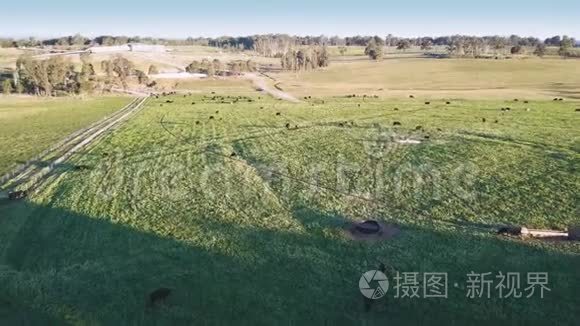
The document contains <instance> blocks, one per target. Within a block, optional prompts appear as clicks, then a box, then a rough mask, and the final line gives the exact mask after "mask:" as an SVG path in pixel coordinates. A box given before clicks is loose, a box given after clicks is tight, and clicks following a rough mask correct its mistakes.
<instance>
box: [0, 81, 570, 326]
mask: <svg viewBox="0 0 580 326" xmlns="http://www.w3.org/2000/svg"><path fill="white" fill-rule="evenodd" d="M351 93H352V92H351ZM224 95H228V94H227V93H225V94H224ZM212 96H214V95H211V94H209V93H208V96H207V97H205V96H203V95H193V96H186V97H183V96H181V95H180V96H175V97H171V98H168V97H161V98H159V99H152V100H151V101H150V102H149V104H148V106H147V108H146V109H145V110H144V111H142V112H141V113H139V115H137V116H136V117H134V118H133V119H132V120H131V121H129V122H128V123H127V124H126V125H125V126H124V127H123V128H121V129H119V130H117V131H115V132H114V133H112V134H111V135H109V136H108V137H107V138H105V139H104V140H102V141H101V142H100V143H98V144H97V145H96V146H94V147H93V148H91V149H89V150H87V151H86V152H83V153H79V154H78V155H77V156H75V157H74V159H73V162H74V163H78V164H85V165H87V166H89V167H90V170H88V171H64V170H63V171H61V172H62V173H61V174H60V175H59V176H56V177H55V178H54V179H53V180H51V183H50V184H49V185H47V186H46V187H45V189H44V190H42V191H41V192H40V193H39V194H37V195H36V196H34V197H32V198H29V199H27V200H26V201H22V202H10V203H7V202H4V203H1V204H0V216H2V218H0V240H1V241H0V305H1V306H0V307H3V308H4V311H8V310H10V311H12V313H11V314H9V315H8V316H7V317H6V319H8V320H16V319H17V318H18V317H19V316H21V314H19V313H18V312H19V311H21V312H26V313H30V314H36V315H35V316H40V317H37V318H42V316H47V317H50V318H53V319H55V320H58V321H60V322H62V323H64V322H67V323H70V324H76V325H86V324H100V325H132V324H143V325H159V324H167V325H169V324H171V325H176V324H179V325H186V324H187V325H191V324H203V325H223V324H233V323H236V324H248V325H279V324H284V325H286V324H290V325H302V324H309V325H321V324H347V325H353V324H366V325H385V324H386V323H392V324H407V325H408V324H425V323H428V324H437V325H450V324H457V325H465V324H469V325H474V324H481V325H488V324H490V323H495V324H508V323H512V324H521V325H545V324H547V323H554V324H558V325H575V324H577V314H576V313H577V311H578V306H580V298H579V297H578V292H579V291H580V280H579V279H578V277H577V273H578V270H580V245H579V244H578V243H577V242H576V243H574V242H542V241H538V240H525V241H524V240H520V239H513V238H506V237H500V236H497V235H495V234H494V233H493V232H492V228H493V227H494V226H496V225H499V224H504V223H509V224H512V223H516V224H523V225H526V226H528V227H536V228H556V229H564V228H566V226H567V225H568V224H570V223H573V222H578V206H577V204H578V200H579V198H578V193H577V190H578V188H579V186H580V177H579V175H578V166H579V164H580V155H579V151H580V147H579V143H578V140H579V138H578V137H579V136H580V131H579V130H578V128H577V126H578V123H579V122H580V115H579V114H578V113H577V112H574V109H575V103H572V102H570V103H569V102H566V101H564V102H552V101H530V103H528V104H524V103H523V102H522V101H520V102H517V103H515V102H512V101H483V100H481V101H476V100H469V101H464V100H451V104H449V105H447V104H445V102H444V101H433V102H432V103H431V104H430V105H425V104H424V103H423V102H424V100H423V99H416V100H410V99H408V100H401V99H398V100H394V99H385V98H380V99H375V98H362V97H357V98H350V99H346V98H342V97H341V98H338V97H335V98H332V97H326V98H313V99H308V100H305V101H303V102H302V103H299V104H292V103H286V102H282V101H276V100H272V99H269V98H264V97H262V98H258V96H257V95H252V97H251V99H252V102H248V101H247V99H246V98H243V99H242V100H241V101H239V102H237V103H234V104H230V102H234V100H233V99H231V98H226V99H225V100H222V99H221V98H216V99H215V100H212V99H211V97H212ZM169 99H170V100H174V101H175V102H174V103H166V100H169ZM192 102H195V104H192ZM222 102H226V103H222ZM359 105H360V106H359ZM506 106H509V107H511V111H509V112H502V111H500V108H501V107H506ZM395 108H398V110H395ZM526 108H530V110H529V111H527V110H526ZM277 113H279V115H277ZM212 116H213V119H211V118H210V117H212ZM483 118H485V120H486V121H485V122H483V120H482V119H483ZM496 120H497V123H496V122H495V121H496ZM395 121H398V122H400V123H401V126H398V127H393V123H394V122H395ZM286 124H289V126H290V129H288V128H286ZM418 126H421V127H422V128H417V127H418ZM417 129H419V130H417ZM425 136H429V139H426V138H425ZM405 138H412V139H415V140H418V141H421V143H420V144H416V145H409V144H401V143H398V142H397V140H400V139H405ZM234 153H235V155H233V154H234ZM368 218H374V219H377V220H380V221H384V222H389V223H395V224H396V225H398V226H399V228H400V229H401V234H400V235H399V236H397V237H395V238H393V239H391V240H388V241H384V242H376V243H363V242H355V241H352V240H349V239H348V238H347V237H346V236H345V234H344V232H343V228H344V226H345V225H346V224H347V223H348V222H350V221H358V220H362V219H368ZM379 262H384V263H386V264H388V265H390V266H394V267H395V268H396V269H397V270H398V271H400V272H419V273H424V272H447V273H448V274H449V298H448V299H408V298H405V299H403V298H399V299H395V298H393V295H394V292H393V291H394V289H393V288H391V289H390V290H389V292H388V293H387V297H389V298H388V299H381V300H379V301H377V302H376V303H375V304H374V305H373V307H372V308H371V311H370V312H364V309H363V300H362V296H361V294H360V292H359V289H358V281H359V278H360V276H361V274H362V273H363V272H365V271H367V270H369V269H375V268H376V267H377V266H378V263H379ZM472 271H474V272H479V273H483V272H493V273H494V274H496V273H497V272H504V273H506V272H521V273H522V277H523V280H522V289H523V288H524V284H525V273H527V272H548V273H549V277H550V279H549V280H550V283H549V288H550V289H551V291H550V292H547V293H546V295H545V298H543V299H541V298H539V295H538V294H536V295H535V296H534V297H532V298H520V299H515V298H509V299H499V298H498V296H497V294H494V293H493V292H492V298H491V299H487V298H482V299H479V298H478V299H467V298H466V293H467V290H466V275H467V274H468V273H470V272H472ZM455 283H457V286H454V284H455ZM162 286H164V287H169V288H172V289H173V292H172V294H171V296H170V297H169V298H168V300H167V302H166V303H165V304H164V305H162V306H160V307H157V308H154V309H146V308H145V302H146V297H147V294H148V293H149V292H150V291H152V290H153V289H155V288H159V287H162ZM492 291H493V289H492ZM7 307H17V309H16V308H11V309H9V308H7ZM1 311H2V308H0V312H1ZM14 311H16V312H14ZM0 318H2V314H0ZM9 318H12V319H9Z"/></svg>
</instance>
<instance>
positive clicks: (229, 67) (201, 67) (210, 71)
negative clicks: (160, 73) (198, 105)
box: [185, 59, 258, 77]
mask: <svg viewBox="0 0 580 326" xmlns="http://www.w3.org/2000/svg"><path fill="white" fill-rule="evenodd" d="M257 70H258V68H257V66H256V63H255V62H253V61H252V60H233V61H230V62H227V63H223V62H221V61H220V60H219V59H213V61H209V60H208V59H203V60H201V61H197V60H194V61H192V62H191V63H190V64H189V65H188V66H187V67H185V71H186V72H189V73H200V74H206V75H207V76H208V77H213V76H228V75H234V76H236V75H240V74H241V73H242V72H254V71H257Z"/></svg>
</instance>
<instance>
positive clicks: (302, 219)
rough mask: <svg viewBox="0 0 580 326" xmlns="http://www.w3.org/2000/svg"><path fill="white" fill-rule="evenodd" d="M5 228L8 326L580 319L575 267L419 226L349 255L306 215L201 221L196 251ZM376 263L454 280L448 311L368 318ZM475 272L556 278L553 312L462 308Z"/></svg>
mask: <svg viewBox="0 0 580 326" xmlns="http://www.w3.org/2000/svg"><path fill="white" fill-rule="evenodd" d="M146 213H147V212H144V215H146ZM0 216H1V218H0V306H1V307H2V308H0V324H5V321H7V320H8V321H10V320H12V321H13V320H18V318H20V320H24V322H23V323H19V324H21V325H26V324H30V325H37V324H39V325H40V324H51V323H52V322H51V320H49V319H47V318H57V319H59V320H60V321H59V322H58V324H61V323H63V324H64V323H71V324H79V323H82V324H93V323H95V324H103V325H133V324H139V325H165V324H167V325H191V324H203V325H223V324H232V323H236V324H251V325H303V324H304V325H324V324H328V325H335V324H345V325H354V324H362V323H367V324H370V325H385V323H390V324H407V325H408V324H431V325H454V324H456V325H466V324H469V325H474V324H481V325H484V324H490V323H493V322H495V323H511V324H514V325H516V324H519V325H541V324H546V323H548V322H550V323H554V324H558V325H573V324H575V323H576V322H577V312H578V310H577V307H578V306H580V298H578V296H577V293H578V291H580V280H579V279H578V278H577V271H578V270H580V258H579V256H578V255H574V254H564V253H562V252H559V251H558V250H554V248H542V247H541V246H538V245H536V246H530V245H526V244H523V243H521V242H519V241H512V240H504V239H499V238H497V237H496V236H491V235H486V234H482V233H477V232H463V231H459V230H454V229H438V230H434V229H429V228H426V227H421V226H412V225H401V229H402V233H401V235H400V236H399V237H398V238H395V239H393V240H390V241H388V242H382V243H360V242H352V241H350V240H347V239H346V238H344V237H342V236H340V235H341V233H342V228H343V227H344V225H345V223H347V222H348V219H347V218H346V217H343V216H341V215H340V214H337V213H335V212H325V211H320V210H318V209H316V208H313V207H309V206H308V205H307V204H306V203H303V204H301V205H297V206H296V207H295V208H294V210H293V214H292V218H293V219H294V220H295V221H296V222H298V223H299V225H301V231H300V232H298V231H289V230H284V229H281V228H279V227H278V228H274V227H272V228H268V227H253V226H247V225H246V226H244V225H240V224H233V223H231V222H227V221H226V220H224V219H222V218H221V217H220V216H214V215H212V214H211V213H209V214H208V215H207V216H204V217H203V218H202V219H196V221H198V222H197V224H194V227H193V229H194V230H192V232H193V234H196V235H198V238H195V237H187V238H181V237H180V236H160V235H159V234H156V233H155V232H154V231H145V230H139V229H135V228H133V227H131V226H130V225H125V224H120V223H115V222H113V221H115V218H114V217H113V216H86V215H83V214H80V213H76V212H71V211H67V210H63V209H60V208H58V207H52V206H39V205H35V204H33V203H30V202H27V201H23V202H8V203H7V202H4V203H2V204H0ZM562 246H569V247H568V248H567V249H568V250H569V251H571V252H578V247H573V246H574V245H572V244H568V245H566V244H562ZM570 249H571V250H570ZM379 262H383V263H386V264H388V265H390V266H394V267H395V268H396V269H397V270H399V271H401V272H421V273H422V272H448V273H449V298H448V299H408V298H406V299H395V298H393V297H392V296H393V295H394V292H392V291H394V289H393V288H392V287H391V289H390V290H389V292H388V293H387V296H388V297H389V298H388V299H381V300H378V301H376V302H375V303H374V304H373V305H372V306H371V309H370V311H369V312H365V309H364V305H363V300H362V297H361V294H360V293H359V289H358V281H359V278H360V276H361V274H362V273H363V272H365V271H367V270H369V269H374V268H376V267H377V266H378V264H379ZM471 271H476V272H498V271H502V272H504V273H505V272H522V273H524V272H528V271H543V272H548V273H550V274H549V275H550V284H549V287H550V288H551V292H547V293H546V297H545V298H544V299H540V298H539V296H538V295H536V296H534V297H533V298H531V299H525V298H521V299H513V298H512V299H503V300H502V299H498V298H497V295H495V296H492V299H473V300H471V299H466V298H465V295H466V291H467V290H466V289H465V278H466V276H465V275H466V274H467V273H469V272H471ZM523 277H525V274H524V276H523ZM391 282H392V280H391ZM455 282H456V283H458V287H454V286H453V284H454V283H455ZM159 287H169V288H171V289H173V292H172V294H171V295H170V297H169V298H168V300H167V301H166V302H165V304H162V305H160V306H157V307H155V308H151V309H147V308H146V300H147V294H148V293H149V292H151V291H152V290H154V289H156V288H159ZM2 311H5V312H8V314H2ZM25 313H26V314H29V313H34V314H36V316H37V317H35V318H30V319H28V320H26V318H24V317H22V314H25ZM9 318H11V319H9Z"/></svg>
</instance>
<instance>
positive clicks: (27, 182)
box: [0, 97, 147, 195]
mask: <svg viewBox="0 0 580 326" xmlns="http://www.w3.org/2000/svg"><path fill="white" fill-rule="evenodd" d="M146 100H147V97H140V98H135V99H134V100H133V101H131V103H129V104H128V105H126V106H125V107H123V108H122V109H121V110H119V111H117V112H115V113H113V114H112V115H110V116H108V117H106V118H104V119H102V120H100V121H98V122H96V123H94V124H93V125H91V126H89V127H87V128H84V129H81V130H79V131H77V132H75V133H73V134H71V135H70V136H68V137H67V138H65V139H64V140H63V141H61V142H59V143H58V144H56V145H55V146H53V147H52V148H51V149H50V150H47V151H45V152H43V154H42V155H41V156H39V157H37V158H36V159H35V160H33V161H31V162H29V163H28V164H24V165H22V166H20V167H19V168H17V169H16V170H14V171H12V172H11V173H8V174H7V175H6V176H4V177H2V179H1V180H0V181H1V182H0V188H1V190H2V191H1V192H2V193H4V195H7V194H8V193H9V192H10V191H13V190H20V191H27V192H30V191H34V190H35V189H37V187H38V186H40V185H41V184H42V182H43V181H44V180H45V179H46V178H47V177H48V176H49V175H50V174H51V172H53V170H54V169H55V168H56V167H58V166H62V165H63V163H65V162H66V161H67V160H68V159H69V158H70V157H71V156H72V155H73V154H75V153H76V152H78V151H80V150H82V149H84V148H86V147H87V146H88V145H90V144H92V143H93V142H95V141H96V140H97V139H100V138H102V137H103V136H104V135H106V133H107V132H108V131H110V130H111V129H112V128H114V127H116V126H118V125H120V124H121V123H122V122H123V121H125V120H127V119H128V118H129V116H131V115H133V114H134V113H136V112H137V111H139V110H140V109H141V108H142V107H143V104H144V103H145V102H146ZM38 162H42V163H43V164H38Z"/></svg>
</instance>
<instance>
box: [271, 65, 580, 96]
mask: <svg viewBox="0 0 580 326" xmlns="http://www.w3.org/2000/svg"><path fill="white" fill-rule="evenodd" d="M579 71H580V60H577V59H569V60H561V59H538V58H530V59H510V60H483V59H425V58H407V59H405V58H396V59H385V60H383V61H381V62H374V61H369V60H362V61H361V60H358V61H354V62H344V63H341V62H334V63H333V64H331V65H330V67H328V68H327V69H325V70H323V71H314V72H305V73H298V74H296V73H282V74H279V75H277V78H278V79H280V80H281V81H282V82H283V83H282V87H283V88H284V89H285V90H287V91H289V92H290V93H293V94H298V95H327V96H328V95H345V94H351V93H366V94H369V95H372V94H377V95H381V96H389V97H401V96H403V97H406V96H408V95H409V94H414V95H419V96H424V97H430V98H449V97H451V98H454V97H455V98H471V99H497V100H500V99H501V100H503V99H506V98H514V97H527V98H534V99H538V100H541V99H545V100H548V99H551V98H552V97H554V96H558V97H565V98H568V99H580V74H578V72H579Z"/></svg>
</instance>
